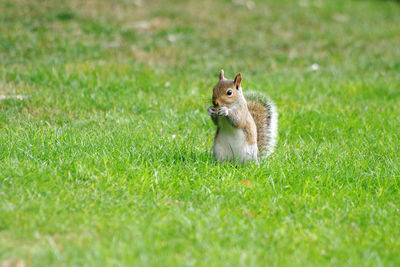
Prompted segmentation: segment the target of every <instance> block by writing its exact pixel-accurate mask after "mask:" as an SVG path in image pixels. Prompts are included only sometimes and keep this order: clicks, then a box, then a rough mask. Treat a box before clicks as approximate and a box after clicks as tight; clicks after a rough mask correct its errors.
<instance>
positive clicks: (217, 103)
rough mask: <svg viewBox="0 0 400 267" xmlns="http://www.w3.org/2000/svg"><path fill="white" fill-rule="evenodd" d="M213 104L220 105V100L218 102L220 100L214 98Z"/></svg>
mask: <svg viewBox="0 0 400 267" xmlns="http://www.w3.org/2000/svg"><path fill="white" fill-rule="evenodd" d="M212 102H213V105H214V106H219V102H218V100H217V99H215V98H213V101H212Z"/></svg>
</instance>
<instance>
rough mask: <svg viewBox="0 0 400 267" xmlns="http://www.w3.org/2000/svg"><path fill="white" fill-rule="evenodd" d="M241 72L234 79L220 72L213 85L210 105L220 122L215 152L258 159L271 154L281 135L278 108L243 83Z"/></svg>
mask: <svg viewBox="0 0 400 267" xmlns="http://www.w3.org/2000/svg"><path fill="white" fill-rule="evenodd" d="M241 82H242V75H241V74H240V73H238V74H237V75H236V77H235V79H234V80H228V79H225V77H224V71H223V70H221V72H220V73H219V81H218V83H217V84H216V85H215V86H214V88H213V97H212V103H213V105H212V106H210V107H209V108H208V113H209V114H210V116H211V119H212V121H213V122H214V124H215V125H216V126H217V133H216V134H215V139H214V147H213V156H214V158H215V159H216V160H218V161H239V162H247V161H251V160H253V161H255V162H257V161H258V159H259V157H262V156H265V155H266V156H268V155H269V154H271V153H272V152H273V151H274V149H275V145H276V139H277V135H278V112H277V109H276V106H275V104H274V103H273V102H272V101H271V100H269V99H268V98H266V97H264V96H263V95H262V94H258V93H252V92H250V93H247V94H246V98H245V96H244V94H243V90H242V87H241Z"/></svg>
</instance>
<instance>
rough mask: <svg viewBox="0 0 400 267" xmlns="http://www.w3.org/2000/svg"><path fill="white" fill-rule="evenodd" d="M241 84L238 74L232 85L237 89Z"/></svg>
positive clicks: (240, 76) (240, 75)
mask: <svg viewBox="0 0 400 267" xmlns="http://www.w3.org/2000/svg"><path fill="white" fill-rule="evenodd" d="M241 82H242V74H240V72H239V73H238V74H237V75H236V77H235V80H234V81H233V83H234V84H235V87H236V89H239V87H240V83H241Z"/></svg>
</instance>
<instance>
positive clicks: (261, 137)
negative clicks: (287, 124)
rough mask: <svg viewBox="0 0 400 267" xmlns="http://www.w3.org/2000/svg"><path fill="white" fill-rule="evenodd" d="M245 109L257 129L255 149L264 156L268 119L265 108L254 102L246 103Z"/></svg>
mask: <svg viewBox="0 0 400 267" xmlns="http://www.w3.org/2000/svg"><path fill="white" fill-rule="evenodd" d="M247 107H248V109H249V112H250V114H251V116H252V117H253V119H254V122H255V125H256V128H257V147H258V150H259V151H260V154H261V155H264V154H265V146H266V145H267V142H268V136H267V126H268V118H267V109H266V107H265V106H264V105H263V104H262V103H260V102H258V101H254V100H248V101H247Z"/></svg>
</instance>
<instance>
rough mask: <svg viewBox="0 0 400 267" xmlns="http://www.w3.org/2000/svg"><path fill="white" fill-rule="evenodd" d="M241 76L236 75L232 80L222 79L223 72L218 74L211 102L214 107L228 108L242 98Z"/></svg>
mask: <svg viewBox="0 0 400 267" xmlns="http://www.w3.org/2000/svg"><path fill="white" fill-rule="evenodd" d="M241 82H242V75H241V74H240V73H238V74H237V75H236V77H235V79H234V80H228V79H225V77H224V71H223V70H221V72H220V73H219V81H218V83H217V84H216V85H215V86H214V89H213V98H212V102H213V105H214V107H222V106H229V105H231V104H233V103H235V102H236V101H237V99H238V98H239V97H241V96H242V87H241V86H240V84H241Z"/></svg>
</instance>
